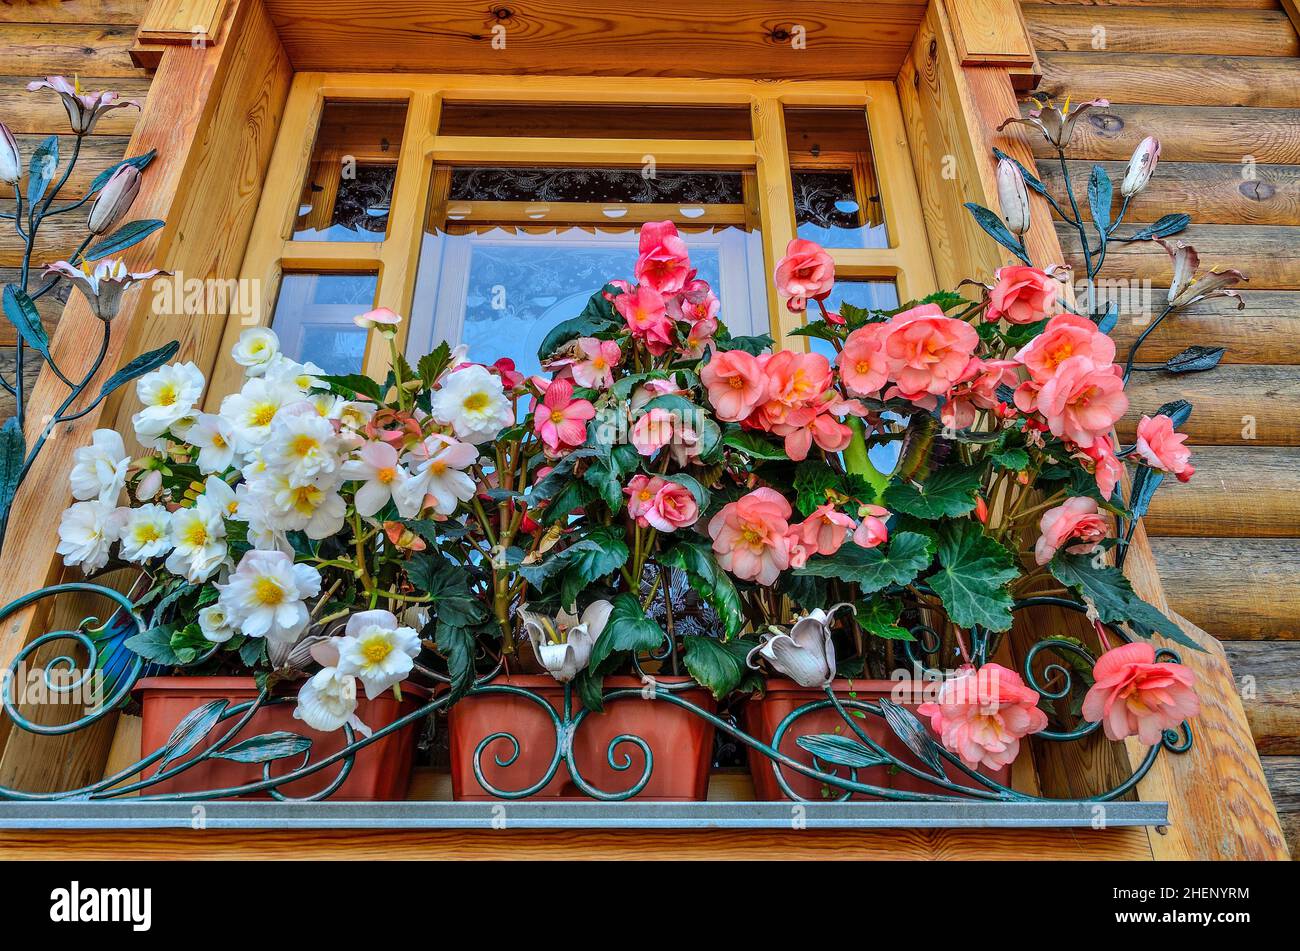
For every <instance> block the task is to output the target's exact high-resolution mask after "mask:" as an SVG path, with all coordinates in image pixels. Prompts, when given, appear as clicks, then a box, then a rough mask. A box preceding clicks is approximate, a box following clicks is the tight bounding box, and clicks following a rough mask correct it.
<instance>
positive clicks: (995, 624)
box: [928, 521, 1020, 631]
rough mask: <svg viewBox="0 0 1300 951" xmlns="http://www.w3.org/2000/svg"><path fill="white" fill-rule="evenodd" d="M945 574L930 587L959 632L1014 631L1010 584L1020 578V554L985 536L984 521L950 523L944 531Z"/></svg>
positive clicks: (941, 552) (942, 556) (937, 574)
mask: <svg viewBox="0 0 1300 951" xmlns="http://www.w3.org/2000/svg"><path fill="white" fill-rule="evenodd" d="M939 566H940V567H939V570H938V571H936V572H935V573H934V574H933V575H931V576H930V578H929V579H928V580H929V583H930V587H932V588H933V589H934V593H935V594H937V595H938V596H939V598H940V599H941V600H942V601H943V606H944V610H945V611H947V612H948V618H949V619H950V620H951V621H952V622H953V623H954V624H956V625H957V626H958V627H962V628H967V629H969V628H971V627H974V626H975V625H979V626H981V627H985V628H988V629H989V630H991V631H1005V630H1007V629H1008V628H1010V627H1011V605H1012V600H1011V595H1010V593H1008V591H1007V589H1006V584H1007V582H1008V581H1010V580H1011V579H1012V578H1015V577H1017V576H1019V574H1020V569H1019V568H1018V567H1017V566H1016V559H1015V555H1013V554H1012V553H1011V552H1010V551H1008V550H1007V549H1005V548H1003V547H1002V546H1001V545H999V544H998V543H997V542H996V541H994V540H993V539H992V538H989V537H988V536H987V535H985V534H984V526H982V525H980V524H979V523H978V522H972V521H962V522H949V523H947V524H945V525H944V526H942V527H941V528H940V530H939Z"/></svg>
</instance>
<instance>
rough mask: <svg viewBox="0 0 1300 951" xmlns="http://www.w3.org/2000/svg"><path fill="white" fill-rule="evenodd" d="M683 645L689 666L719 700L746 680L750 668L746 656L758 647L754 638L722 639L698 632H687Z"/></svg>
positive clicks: (687, 667)
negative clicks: (694, 633) (748, 639)
mask: <svg viewBox="0 0 1300 951" xmlns="http://www.w3.org/2000/svg"><path fill="white" fill-rule="evenodd" d="M682 644H683V645H684V646H685V648H686V653H685V656H684V658H683V660H684V662H685V664H686V669H687V670H688V671H689V672H690V675H691V676H692V677H694V678H695V679H696V680H697V681H698V682H699V683H700V684H702V685H703V686H705V687H707V688H708V689H709V692H710V693H712V694H713V696H714V697H715V698H716V699H718V700H721V699H722V698H723V697H725V696H726V695H727V694H729V693H731V691H733V690H735V689H736V688H737V687H739V686H740V682H741V681H742V680H744V679H745V674H746V672H747V671H748V667H746V665H745V658H746V657H748V656H749V652H750V651H751V650H753V649H754V647H755V646H756V645H755V643H754V642H752V641H744V640H739V639H737V640H733V641H722V640H719V639H718V638H716V637H703V636H697V635H687V636H686V637H684V638H682Z"/></svg>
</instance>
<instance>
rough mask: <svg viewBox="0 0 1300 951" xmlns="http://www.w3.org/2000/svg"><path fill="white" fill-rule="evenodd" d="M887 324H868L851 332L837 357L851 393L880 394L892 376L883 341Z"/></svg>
mask: <svg viewBox="0 0 1300 951" xmlns="http://www.w3.org/2000/svg"><path fill="white" fill-rule="evenodd" d="M884 330H885V325H884V324H868V325H867V326H865V327H859V328H858V329H857V330H855V331H853V332H852V333H851V334H849V336H848V338H847V339H846V340H845V341H844V349H843V350H841V351H840V353H839V356H838V357H836V360H835V363H836V365H837V366H838V367H839V370H840V379H841V380H843V381H844V387H845V389H847V390H848V392H849V394H850V395H851V396H877V395H879V393H880V390H881V388H882V387H884V385H885V383H886V382H887V381H888V379H889V368H888V366H887V365H886V363H885V351H884V348H883V347H882V346H881V344H882V342H883V335H884Z"/></svg>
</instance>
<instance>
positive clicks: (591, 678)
mask: <svg viewBox="0 0 1300 951" xmlns="http://www.w3.org/2000/svg"><path fill="white" fill-rule="evenodd" d="M604 689H605V678H604V677H598V676H596V675H594V674H592V672H591V669H590V668H589V667H584V668H583V669H582V670H580V671H578V676H577V677H574V678H573V692H574V693H576V694H577V695H578V699H579V700H581V701H582V705H583V706H584V707H586V708H587V709H588V710H590V711H591V712H592V713H600V712H601V711H602V710H604V709H605V694H604Z"/></svg>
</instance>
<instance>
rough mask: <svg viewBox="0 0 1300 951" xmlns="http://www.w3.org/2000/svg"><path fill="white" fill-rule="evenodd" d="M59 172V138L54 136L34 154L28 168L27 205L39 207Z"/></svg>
mask: <svg viewBox="0 0 1300 951" xmlns="http://www.w3.org/2000/svg"><path fill="white" fill-rule="evenodd" d="M58 170H59V137H58V136H57V135H52V136H50V137H49V138H47V139H46V140H45V141H44V142H42V143H41V144H40V146H38V147H37V149H36V151H35V152H33V153H32V160H31V162H30V163H29V164H28V166H27V204H29V205H33V206H34V205H37V204H39V203H40V200H41V199H42V198H44V197H45V190H46V189H47V188H49V187H50V182H52V181H54V173H55V172H57V171H58Z"/></svg>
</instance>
